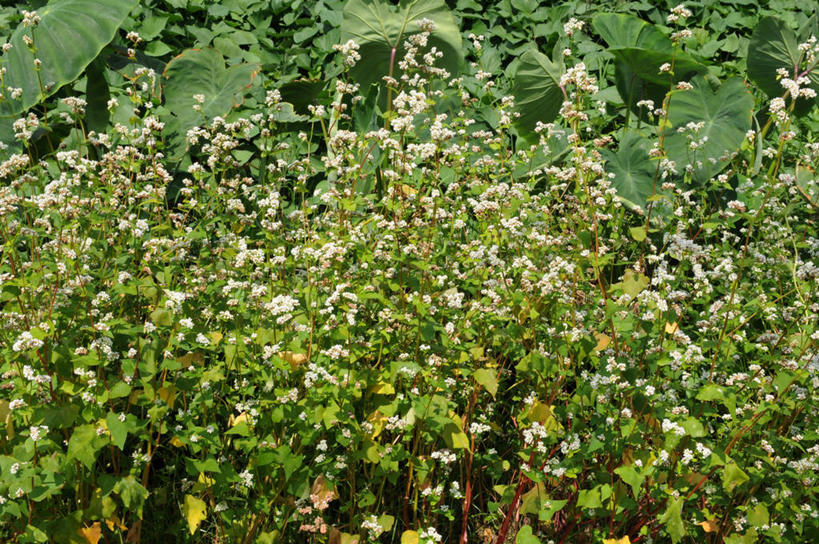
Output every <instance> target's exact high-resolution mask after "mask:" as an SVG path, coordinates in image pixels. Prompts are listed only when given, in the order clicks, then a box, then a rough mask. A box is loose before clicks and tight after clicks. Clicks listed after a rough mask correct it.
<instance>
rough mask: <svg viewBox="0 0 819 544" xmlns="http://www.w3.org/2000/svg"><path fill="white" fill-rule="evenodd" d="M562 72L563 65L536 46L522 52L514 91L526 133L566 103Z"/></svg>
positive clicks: (530, 131) (521, 128)
mask: <svg viewBox="0 0 819 544" xmlns="http://www.w3.org/2000/svg"><path fill="white" fill-rule="evenodd" d="M561 75H563V67H562V66H561V65H558V64H556V63H554V62H552V61H551V60H549V57H547V56H546V55H544V54H543V53H541V52H539V51H536V50H535V49H529V50H528V51H526V52H525V53H524V54H523V55H522V56H521V58H520V62H519V63H518V65H517V69H516V70H515V74H514V76H513V79H514V82H515V83H514V86H513V87H512V95H513V96H514V97H515V103H516V104H517V109H518V112H519V113H520V117H519V118H518V119H517V122H516V123H517V126H518V128H519V130H520V131H521V133H522V134H523V135H524V136H531V135H533V134H534V133H535V132H534V131H535V126H536V125H537V123H538V121H540V122H542V123H549V122H551V121H553V120H554V118H555V117H557V114H558V112H559V111H560V107H561V105H562V104H563V91H562V90H561V89H560V77H561Z"/></svg>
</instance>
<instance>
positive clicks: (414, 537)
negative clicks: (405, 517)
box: [401, 531, 420, 544]
mask: <svg viewBox="0 0 819 544" xmlns="http://www.w3.org/2000/svg"><path fill="white" fill-rule="evenodd" d="M419 540H420V539H419V537H418V531H404V532H403V533H401V544H418V542H419Z"/></svg>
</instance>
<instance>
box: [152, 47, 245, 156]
mask: <svg viewBox="0 0 819 544" xmlns="http://www.w3.org/2000/svg"><path fill="white" fill-rule="evenodd" d="M258 71H259V67H258V66H256V65H252V64H237V65H235V66H231V67H230V68H226V67H225V60H224V58H222V55H221V54H220V53H219V52H218V51H217V50H215V49H188V50H186V51H183V52H182V54H180V55H178V56H176V57H174V59H173V60H171V62H169V63H168V65H167V66H166V67H165V72H164V73H163V75H162V77H163V80H164V81H165V106H166V107H167V108H168V110H170V111H171V112H173V116H172V117H171V119H170V121H169V123H168V131H169V132H170V133H171V134H172V138H173V139H174V143H173V146H174V147H175V150H174V151H175V156H176V158H178V157H179V155H180V154H181V152H182V151H184V146H185V134H186V133H187V131H188V130H189V129H191V128H193V127H194V126H197V125H200V124H201V123H203V122H205V121H210V120H212V119H213V118H214V117H217V116H220V117H224V116H226V115H227V114H228V113H230V111H231V110H232V109H233V108H235V107H237V106H239V105H241V104H242V102H243V101H244V97H245V93H246V92H247V90H248V89H249V88H250V86H251V85H252V84H253V81H254V78H255V77H256V74H257V73H258ZM197 94H199V95H202V96H203V97H204V102H203V103H202V104H201V108H202V109H201V112H196V111H194V110H193V106H194V105H195V104H197V102H196V101H195V100H194V98H193V97H194V95H197Z"/></svg>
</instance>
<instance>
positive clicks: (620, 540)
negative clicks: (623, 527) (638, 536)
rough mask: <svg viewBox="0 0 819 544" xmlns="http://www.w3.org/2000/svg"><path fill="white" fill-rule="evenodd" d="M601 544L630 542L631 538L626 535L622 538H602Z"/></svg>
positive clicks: (625, 543) (626, 543) (624, 543)
mask: <svg viewBox="0 0 819 544" xmlns="http://www.w3.org/2000/svg"><path fill="white" fill-rule="evenodd" d="M603 544H631V540H630V539H629V537H628V535H626V536H624V537H623V538H604V539H603Z"/></svg>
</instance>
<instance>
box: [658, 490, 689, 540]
mask: <svg viewBox="0 0 819 544" xmlns="http://www.w3.org/2000/svg"><path fill="white" fill-rule="evenodd" d="M682 507H683V499H682V497H679V498H673V497H670V498H669V499H668V507H667V508H666V509H665V513H664V514H663V515H662V516H660V523H662V524H663V525H665V530H666V531H668V534H669V535H670V536H671V542H673V543H674V544H676V543H677V542H679V541H680V540H681V539H682V537H683V536H684V535H685V525H683V520H682Z"/></svg>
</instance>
